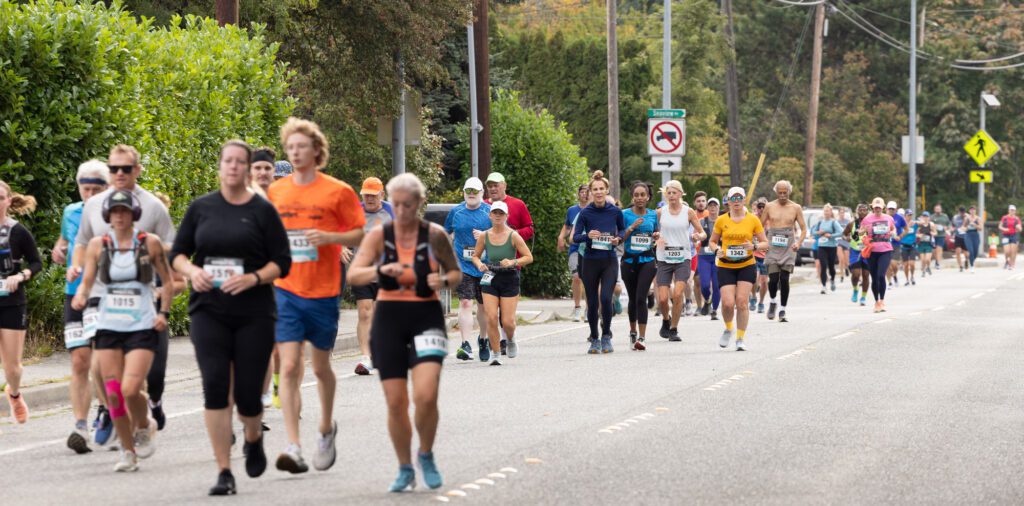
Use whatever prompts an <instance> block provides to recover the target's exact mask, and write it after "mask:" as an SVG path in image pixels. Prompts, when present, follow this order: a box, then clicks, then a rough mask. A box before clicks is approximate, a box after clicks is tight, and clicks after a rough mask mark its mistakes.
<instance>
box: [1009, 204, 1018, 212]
mask: <svg viewBox="0 0 1024 506" xmlns="http://www.w3.org/2000/svg"><path fill="white" fill-rule="evenodd" d="M1009 209H1010V210H1011V211H1016V210H1017V206H1015V205H1013V204H1010V207H1009Z"/></svg>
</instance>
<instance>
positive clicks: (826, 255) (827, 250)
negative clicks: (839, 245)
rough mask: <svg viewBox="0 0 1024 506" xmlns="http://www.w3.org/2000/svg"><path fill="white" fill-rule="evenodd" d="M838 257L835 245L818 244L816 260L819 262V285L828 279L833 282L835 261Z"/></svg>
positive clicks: (834, 278) (822, 284) (823, 284)
mask: <svg viewBox="0 0 1024 506" xmlns="http://www.w3.org/2000/svg"><path fill="white" fill-rule="evenodd" d="M838 259H839V257H838V255H837V253H836V247H835V246H830V247H825V246H818V261H819V262H820V263H821V269H820V271H821V286H825V282H826V281H828V280H830V279H831V280H832V281H833V282H834V281H835V280H836V261H838ZM826 271H827V272H826Z"/></svg>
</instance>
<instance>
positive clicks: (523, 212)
mask: <svg viewBox="0 0 1024 506" xmlns="http://www.w3.org/2000/svg"><path fill="white" fill-rule="evenodd" d="M502 202H504V203H505V205H507V206H508V222H507V223H508V226H510V227H512V228H514V229H515V230H516V232H519V236H520V237H522V238H523V240H524V241H529V240H530V238H531V237H533V218H532V217H530V210H529V209H527V208H526V202H523V201H522V200H520V199H517V198H515V197H513V196H511V195H505V200H503V201H502ZM487 203H488V204H490V203H491V201H490V200H488V201H487Z"/></svg>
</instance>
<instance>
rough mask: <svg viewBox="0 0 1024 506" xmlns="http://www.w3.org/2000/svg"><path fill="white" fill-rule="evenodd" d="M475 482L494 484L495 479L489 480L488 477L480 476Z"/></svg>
mask: <svg viewBox="0 0 1024 506" xmlns="http://www.w3.org/2000/svg"><path fill="white" fill-rule="evenodd" d="M473 483H479V484H481V485H494V480H488V479H487V478H480V479H479V480H476V481H474V482H473Z"/></svg>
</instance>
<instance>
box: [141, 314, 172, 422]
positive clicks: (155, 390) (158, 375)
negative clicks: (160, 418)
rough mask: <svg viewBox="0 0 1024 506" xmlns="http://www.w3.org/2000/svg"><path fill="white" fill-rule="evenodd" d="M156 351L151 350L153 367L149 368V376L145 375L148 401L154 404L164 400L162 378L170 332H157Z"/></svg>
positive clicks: (167, 329)
mask: <svg viewBox="0 0 1024 506" xmlns="http://www.w3.org/2000/svg"><path fill="white" fill-rule="evenodd" d="M156 336H157V340H158V342H157V345H156V350H153V365H151V366H149V374H147V375H146V392H147V393H148V394H149V400H150V401H151V402H153V403H154V404H156V403H158V402H160V399H163V398H164V377H165V376H167V346H168V344H169V343H168V341H170V339H171V330H170V329H169V328H164V330H163V331H161V332H157V333H156Z"/></svg>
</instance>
